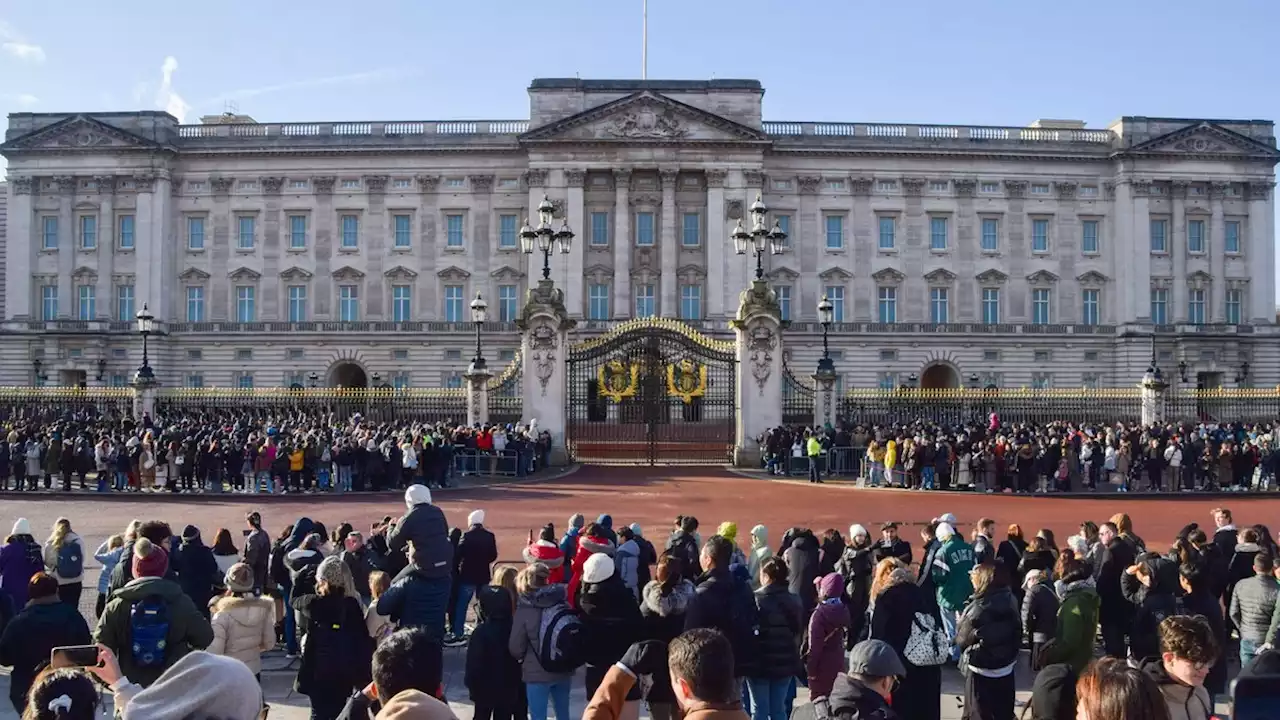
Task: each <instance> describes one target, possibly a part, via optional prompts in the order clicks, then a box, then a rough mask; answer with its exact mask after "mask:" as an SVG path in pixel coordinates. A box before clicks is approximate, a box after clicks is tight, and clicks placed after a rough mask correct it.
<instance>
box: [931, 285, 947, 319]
mask: <svg viewBox="0 0 1280 720" xmlns="http://www.w3.org/2000/svg"><path fill="white" fill-rule="evenodd" d="M950 300H951V298H950V297H949V293H948V292H947V288H929V322H932V323H934V324H942V323H947V322H950V321H951V307H950V305H951V303H950Z"/></svg>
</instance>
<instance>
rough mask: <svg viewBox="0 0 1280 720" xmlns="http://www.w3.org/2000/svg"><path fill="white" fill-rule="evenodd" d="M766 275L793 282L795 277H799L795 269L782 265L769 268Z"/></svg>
mask: <svg viewBox="0 0 1280 720" xmlns="http://www.w3.org/2000/svg"><path fill="white" fill-rule="evenodd" d="M768 277H769V279H770V280H782V281H784V282H795V281H796V278H799V277H800V273H798V272H796V271H795V270H792V269H791V268H789V267H786V266H783V267H779V268H774V269H773V270H770V271H769V275H768Z"/></svg>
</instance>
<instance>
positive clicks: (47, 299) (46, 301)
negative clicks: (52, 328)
mask: <svg viewBox="0 0 1280 720" xmlns="http://www.w3.org/2000/svg"><path fill="white" fill-rule="evenodd" d="M40 319H41V320H44V321H45V322H49V321H51V320H57V319H58V286H57V285H42V286H41V287H40Z"/></svg>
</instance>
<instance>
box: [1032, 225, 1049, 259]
mask: <svg viewBox="0 0 1280 720" xmlns="http://www.w3.org/2000/svg"><path fill="white" fill-rule="evenodd" d="M1031 252H1049V221H1048V220H1032V221H1031Z"/></svg>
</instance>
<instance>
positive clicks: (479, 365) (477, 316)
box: [471, 293, 489, 370]
mask: <svg viewBox="0 0 1280 720" xmlns="http://www.w3.org/2000/svg"><path fill="white" fill-rule="evenodd" d="M488 317H489V303H487V302H485V301H484V298H482V297H480V293H476V299H475V300H472V301H471V322H473V323H475V326H476V356H475V357H474V358H472V359H471V367H472V369H474V370H483V369H484V355H482V354H481V353H480V326H481V325H484V322H485V320H487V319H488Z"/></svg>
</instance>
